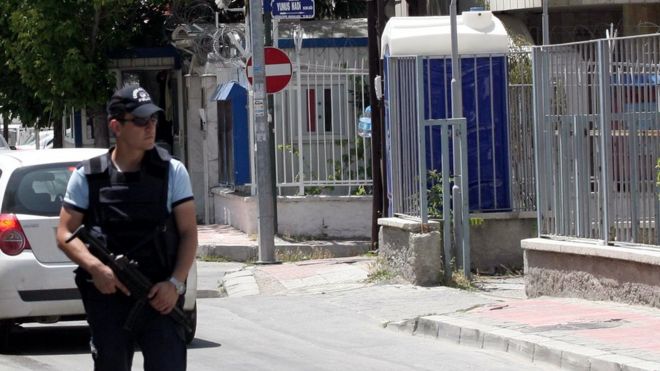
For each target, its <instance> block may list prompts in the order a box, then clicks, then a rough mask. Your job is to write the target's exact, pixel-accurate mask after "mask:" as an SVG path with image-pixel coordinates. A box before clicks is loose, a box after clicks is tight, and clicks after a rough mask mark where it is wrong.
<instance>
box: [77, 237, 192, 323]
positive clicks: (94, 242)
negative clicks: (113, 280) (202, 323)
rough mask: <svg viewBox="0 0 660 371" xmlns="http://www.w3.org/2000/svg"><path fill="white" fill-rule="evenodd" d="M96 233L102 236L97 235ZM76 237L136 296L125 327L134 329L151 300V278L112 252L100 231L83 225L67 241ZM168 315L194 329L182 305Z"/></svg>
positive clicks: (133, 264) (133, 263)
mask: <svg viewBox="0 0 660 371" xmlns="http://www.w3.org/2000/svg"><path fill="white" fill-rule="evenodd" d="M96 234H98V235H100V236H99V237H97V236H96ZM76 237H78V238H80V240H81V241H82V242H83V243H85V245H87V248H88V249H89V251H90V252H91V253H92V254H93V255H94V256H96V257H97V258H98V259H99V260H100V261H101V263H103V264H105V265H107V266H108V267H110V269H112V271H113V272H114V273H115V275H116V276H117V278H118V279H119V281H120V282H121V283H123V284H124V286H126V288H127V289H128V291H130V293H131V297H133V298H135V300H136V302H135V306H133V308H132V309H131V312H130V313H129V315H128V318H127V319H126V323H124V329H126V330H129V331H130V330H132V329H133V326H134V325H135V321H136V320H137V319H138V317H139V314H140V312H141V310H142V308H143V307H144V305H145V304H146V303H147V302H148V301H149V297H148V295H149V291H150V290H151V287H153V284H152V283H151V281H150V280H149V278H147V277H146V276H145V275H144V274H142V272H140V271H139V270H138V269H137V263H136V262H135V261H133V260H129V259H128V258H127V257H126V256H124V255H117V256H115V255H114V254H113V253H111V252H110V251H109V250H108V248H107V246H106V242H105V239H104V238H103V235H101V234H100V233H99V232H96V231H93V232H90V231H89V230H87V228H85V226H84V225H81V226H80V227H78V229H76V231H75V232H73V234H72V235H71V237H69V238H68V239H67V240H66V242H67V243H68V242H70V241H72V240H73V239H74V238H76ZM168 316H170V317H171V318H172V319H173V320H175V321H176V322H178V323H180V324H181V325H183V327H184V328H185V329H186V331H188V332H190V331H192V328H191V327H190V323H189V321H188V317H186V315H185V313H184V312H183V310H182V309H181V308H180V307H178V306H174V308H173V309H172V311H171V312H170V313H169V314H168Z"/></svg>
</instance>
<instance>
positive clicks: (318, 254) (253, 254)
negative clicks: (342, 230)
mask: <svg viewBox="0 0 660 371" xmlns="http://www.w3.org/2000/svg"><path fill="white" fill-rule="evenodd" d="M275 242H276V243H275V253H276V254H280V255H285V256H286V255H307V256H308V257H310V258H312V259H315V258H330V257H332V258H343V257H349V256H358V255H362V254H366V253H367V252H368V251H369V249H370V248H371V243H370V242H369V241H309V242H306V243H289V242H286V241H283V240H276V241H275ZM197 256H198V257H200V256H213V257H222V258H224V259H227V260H229V261H235V262H247V261H255V260H256V259H257V246H256V245H247V246H246V245H220V244H214V243H205V242H200V244H199V246H198V247H197Z"/></svg>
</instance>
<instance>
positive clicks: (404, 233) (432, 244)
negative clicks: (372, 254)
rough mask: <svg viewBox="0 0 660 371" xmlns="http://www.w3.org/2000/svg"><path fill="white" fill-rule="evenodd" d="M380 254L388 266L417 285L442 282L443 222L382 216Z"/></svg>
mask: <svg viewBox="0 0 660 371" xmlns="http://www.w3.org/2000/svg"><path fill="white" fill-rule="evenodd" d="M378 224H379V225H380V226H381V227H380V231H379V232H378V257H379V258H380V259H382V260H381V262H382V263H383V264H385V266H386V269H387V270H389V271H391V272H393V273H395V274H396V275H398V276H400V277H401V278H403V279H405V280H406V281H408V282H410V283H412V284H414V285H421V286H426V285H434V284H438V283H440V282H442V278H443V269H442V267H443V265H442V255H441V251H442V248H441V246H442V233H441V232H440V223H437V222H430V223H429V224H426V225H424V230H422V224H421V223H419V222H416V221H411V220H405V219H401V218H380V219H378Z"/></svg>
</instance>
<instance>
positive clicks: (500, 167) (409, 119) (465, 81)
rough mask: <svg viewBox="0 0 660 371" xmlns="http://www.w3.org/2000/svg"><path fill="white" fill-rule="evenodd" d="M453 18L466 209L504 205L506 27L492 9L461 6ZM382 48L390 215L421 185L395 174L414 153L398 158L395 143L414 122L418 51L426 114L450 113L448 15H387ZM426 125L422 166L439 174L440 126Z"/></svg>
mask: <svg viewBox="0 0 660 371" xmlns="http://www.w3.org/2000/svg"><path fill="white" fill-rule="evenodd" d="M457 25H458V52H459V56H460V68H461V78H462V93H463V116H464V117H465V118H466V121H467V148H468V165H467V167H468V185H469V186H468V189H469V208H470V211H471V212H477V211H479V212H488V211H509V210H510V209H511V187H510V176H509V143H508V130H507V125H508V124H507V120H508V118H507V61H506V54H507V52H508V35H507V32H506V30H505V28H504V26H503V24H502V22H501V21H500V20H499V19H497V18H496V17H495V16H494V15H493V14H492V13H491V12H490V11H469V12H463V13H462V15H459V16H457ZM381 50H382V53H383V55H382V57H383V58H384V60H385V77H384V79H385V123H384V125H385V140H386V153H385V159H386V166H387V180H386V181H387V189H388V195H387V197H388V199H389V201H390V202H389V205H390V209H389V210H388V216H394V215H395V214H397V213H402V212H401V210H397V205H401V202H403V201H402V200H405V199H408V198H411V196H414V193H415V192H419V191H418V190H417V189H415V187H411V185H406V184H396V183H397V180H396V179H397V174H399V173H401V172H405V171H406V168H407V166H409V165H411V164H408V165H406V163H405V162H406V161H408V162H410V161H415V163H416V161H418V158H415V157H414V156H413V157H412V158H409V159H404V160H403V162H402V160H401V159H399V158H398V154H397V151H396V148H398V147H400V146H401V145H404V146H405V145H406V144H405V141H409V140H410V138H413V137H414V134H412V133H411V132H412V131H415V130H417V117H416V115H415V114H414V113H415V103H414V102H416V99H417V95H418V94H417V91H418V89H417V87H416V86H415V85H414V84H415V82H414V81H415V71H416V67H415V64H416V60H417V58H419V57H422V58H423V64H422V66H423V67H422V68H423V76H424V77H423V80H424V81H423V84H424V85H423V91H424V93H423V99H424V103H425V104H424V106H425V107H426V110H425V113H424V116H425V117H426V118H427V119H447V118H451V117H452V112H451V107H452V102H451V80H452V60H451V28H450V17H448V16H440V17H393V18H391V19H390V20H389V22H388V23H387V25H386V27H385V30H384V32H383V37H382V48H381ZM426 130H428V131H429V133H427V135H426V136H425V138H426V140H425V142H426V143H425V148H426V151H425V154H424V156H425V160H426V164H427V169H428V172H429V174H433V173H435V174H437V173H438V172H440V171H441V162H442V159H441V153H442V148H441V147H442V146H441V144H440V143H441V141H440V138H441V132H440V130H441V128H440V127H432V128H428V129H426ZM411 134H412V135H411ZM449 146H450V147H451V146H452V143H451V142H449ZM451 152H452V151H451V150H449V153H450V154H451ZM420 155H421V154H420ZM418 156H419V155H418ZM450 157H451V155H450ZM452 162H453V159H450V164H451V163H452ZM452 169H453V168H452ZM453 172H454V171H452V173H453ZM451 176H453V175H450V177H451ZM402 178H404V179H405V176H403V177H402ZM429 185H430V183H429ZM397 199H398V200H397ZM429 202H430V200H429ZM429 207H431V205H429ZM403 214H405V212H403Z"/></svg>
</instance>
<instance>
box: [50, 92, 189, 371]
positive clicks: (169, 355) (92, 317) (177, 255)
mask: <svg viewBox="0 0 660 371" xmlns="http://www.w3.org/2000/svg"><path fill="white" fill-rule="evenodd" d="M107 110H108V125H109V127H110V130H111V131H112V133H113V134H114V135H115V137H116V145H115V146H114V147H112V148H110V150H109V151H108V152H107V154H104V155H102V156H99V157H95V158H92V159H90V160H87V161H84V162H83V164H82V166H80V167H79V168H78V169H77V170H75V171H74V172H73V174H72V175H71V178H70V180H69V184H68V187H67V191H66V195H65V197H64V202H63V206H62V209H61V211H60V223H59V226H58V227H57V242H58V246H59V247H60V248H61V249H62V250H63V251H64V252H65V253H66V255H67V256H68V257H69V258H70V259H71V260H72V261H74V262H75V263H77V264H78V265H79V267H78V269H76V272H75V275H76V284H77V285H78V288H79V290H80V293H81V296H82V299H83V304H84V306H85V311H86V312H87V321H88V322H89V326H90V330H91V334H92V339H91V341H90V347H91V350H92V357H93V359H94V370H97V371H102V370H112V371H121V370H126V371H128V370H130V369H131V364H132V361H133V353H134V348H135V344H136V343H137V344H138V345H139V346H140V349H141V350H142V353H143V356H144V368H145V370H159V371H162V370H185V368H186V344H185V334H184V329H183V327H182V326H181V325H180V324H178V323H177V322H175V321H174V320H172V319H171V318H170V317H169V316H167V314H168V313H169V312H170V311H171V310H172V309H173V308H174V306H175V305H179V306H180V305H182V302H183V294H184V293H185V280H186V277H187V276H188V271H189V270H190V268H191V266H192V264H193V261H194V259H195V253H196V248H197V225H196V217H195V204H194V201H193V194H192V188H191V185H190V178H189V176H188V172H187V171H186V169H185V167H184V166H183V164H181V162H179V161H177V160H176V159H173V158H171V157H170V155H169V154H168V153H167V151H165V150H163V149H161V148H159V147H158V146H155V144H154V141H155V138H156V125H157V123H158V122H157V120H158V119H157V117H158V116H157V113H158V112H159V111H162V109H161V108H160V107H158V106H156V105H155V104H153V103H152V101H151V97H150V96H149V94H148V93H147V92H146V91H145V90H144V89H143V88H141V87H140V86H137V85H128V86H125V87H123V88H121V89H119V90H117V91H116V92H115V93H114V94H113V96H112V98H111V99H110V101H109V102H108V106H107ZM83 223H84V224H85V226H86V227H94V228H95V229H97V230H99V229H100V231H101V232H102V233H103V234H104V235H105V239H106V242H107V247H108V249H109V250H110V251H111V252H113V253H115V254H117V255H119V254H124V255H126V256H128V257H129V258H131V259H133V260H135V261H136V262H137V263H138V267H139V269H140V271H141V272H142V273H144V274H145V275H146V276H147V277H148V278H149V279H150V280H151V282H154V283H155V284H154V286H153V288H152V290H151V291H150V292H149V302H148V303H149V305H144V306H143V307H142V309H140V310H139V311H132V309H133V308H134V304H135V300H133V299H132V298H131V297H130V295H131V293H130V292H129V291H128V289H127V288H126V286H124V285H123V284H122V283H121V282H120V281H119V280H118V279H117V276H116V275H115V274H114V273H113V271H112V270H111V269H110V268H109V267H108V266H106V265H104V264H103V263H102V262H101V261H100V260H99V259H97V258H96V257H95V256H94V255H92V254H91V253H90V252H89V251H88V250H87V248H86V247H85V245H84V244H83V243H82V242H81V241H80V240H79V239H73V240H72V241H70V242H68V243H67V242H66V241H67V239H68V237H70V236H71V233H72V232H73V231H75V230H76V228H78V227H79V226H80V225H81V224H83ZM127 320H129V321H127ZM127 323H131V324H132V325H131V326H130V328H128V329H126V328H125V325H126V324H127Z"/></svg>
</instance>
